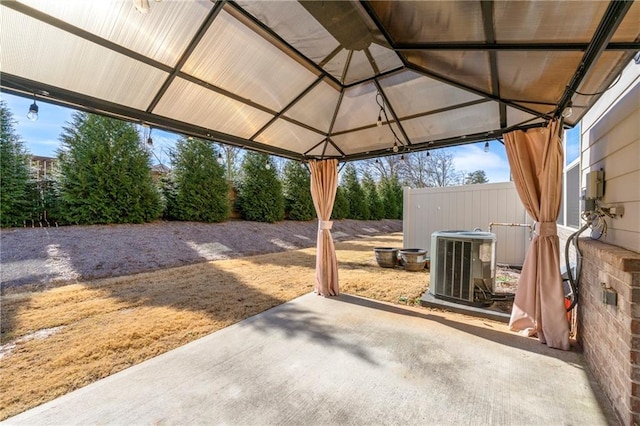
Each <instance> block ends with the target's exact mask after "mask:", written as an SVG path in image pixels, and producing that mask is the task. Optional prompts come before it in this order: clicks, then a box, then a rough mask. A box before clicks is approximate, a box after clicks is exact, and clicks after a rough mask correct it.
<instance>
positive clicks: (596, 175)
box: [584, 170, 604, 200]
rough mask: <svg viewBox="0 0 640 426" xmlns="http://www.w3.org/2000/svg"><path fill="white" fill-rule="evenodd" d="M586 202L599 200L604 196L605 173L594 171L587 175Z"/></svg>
mask: <svg viewBox="0 0 640 426" xmlns="http://www.w3.org/2000/svg"><path fill="white" fill-rule="evenodd" d="M585 186H586V189H585V192H584V199H585V200H599V199H601V198H602V197H603V196H604V171H602V170H594V171H592V172H589V173H587V175H586V185H585Z"/></svg>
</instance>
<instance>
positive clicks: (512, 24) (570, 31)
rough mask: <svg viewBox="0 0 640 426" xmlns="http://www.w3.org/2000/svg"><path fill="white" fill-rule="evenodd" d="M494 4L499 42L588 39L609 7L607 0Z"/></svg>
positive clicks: (585, 40) (501, 2) (584, 40)
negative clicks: (534, 4)
mask: <svg viewBox="0 0 640 426" xmlns="http://www.w3.org/2000/svg"><path fill="white" fill-rule="evenodd" d="M493 5H494V6H493V7H494V15H495V18H494V22H495V36H496V40H497V41H498V42H505V41H518V42H530V41H531V40H536V41H537V42H554V41H556V40H563V41H565V42H568V43H571V42H582V43H587V42H589V41H590V40H591V37H593V33H594V31H595V30H596V28H597V26H598V23H599V22H600V19H601V18H602V16H603V15H604V12H605V10H606V9H607V3H605V2H598V1H591V0H589V1H554V2H550V4H548V5H547V7H531V6H532V5H531V3H530V2H520V1H498V2H495V3H493ZM568 16H570V17H571V19H567V17H568ZM593 17H597V18H598V19H593Z"/></svg>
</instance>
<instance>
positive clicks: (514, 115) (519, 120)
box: [507, 106, 544, 127]
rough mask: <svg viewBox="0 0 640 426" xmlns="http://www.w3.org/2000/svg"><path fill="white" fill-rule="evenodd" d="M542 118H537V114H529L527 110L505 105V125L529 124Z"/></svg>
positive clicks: (538, 121)
mask: <svg viewBox="0 0 640 426" xmlns="http://www.w3.org/2000/svg"><path fill="white" fill-rule="evenodd" d="M543 121H544V120H542V119H540V118H538V116H536V115H533V114H529V113H528V112H525V111H522V110H519V109H518V108H512V107H510V106H508V107H507V127H512V126H516V125H519V124H521V125H529V124H535V123H542V122H543Z"/></svg>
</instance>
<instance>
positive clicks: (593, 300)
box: [578, 239, 640, 425]
mask: <svg viewBox="0 0 640 426" xmlns="http://www.w3.org/2000/svg"><path fill="white" fill-rule="evenodd" d="M580 249H581V251H582V254H583V263H582V274H581V281H580V289H579V294H580V303H579V305H578V341H579V342H580V344H581V345H582V348H583V350H584V357H585V360H586V362H587V365H588V367H589V369H590V371H591V372H592V373H593V375H594V376H595V378H596V380H597V381H598V383H599V384H600V387H601V388H602V390H603V391H604V393H605V394H606V395H607V397H608V398H609V400H610V402H611V404H612V405H613V407H614V409H615V411H616V413H617V415H618V417H619V419H620V421H621V423H622V424H626V425H632V424H640V254H639V253H635V252H632V251H629V250H626V249H623V248H620V247H617V246H613V245H609V244H605V243H602V242H599V241H594V240H590V239H580ZM603 285H604V286H606V287H610V288H612V289H613V290H615V292H616V293H617V304H616V305H615V306H612V305H607V304H605V303H604V302H603V301H602V293H603Z"/></svg>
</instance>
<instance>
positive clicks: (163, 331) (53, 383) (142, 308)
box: [0, 233, 429, 419]
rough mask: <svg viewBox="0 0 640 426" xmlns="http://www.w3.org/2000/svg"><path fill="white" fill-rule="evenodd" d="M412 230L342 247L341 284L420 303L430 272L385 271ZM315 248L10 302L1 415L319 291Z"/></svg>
mask: <svg viewBox="0 0 640 426" xmlns="http://www.w3.org/2000/svg"><path fill="white" fill-rule="evenodd" d="M381 245H384V246H390V245H393V246H397V247H401V246H402V234H401V233H394V234H388V235H382V236H380V237H369V238H365V239H360V240H354V241H346V242H341V243H336V250H337V255H338V262H339V277H340V288H341V291H342V292H344V293H350V294H355V295H359V296H363V297H369V298H372V299H377V300H383V301H388V302H393V303H402V304H412V303H415V301H416V298H418V297H419V296H420V295H421V294H422V293H423V292H424V291H425V290H426V288H427V285H428V277H429V274H428V273H427V272H426V271H421V272H405V271H404V270H402V269H384V268H380V267H378V266H377V264H376V262H375V258H374V254H373V248H374V247H379V246H381ZM314 282H315V248H309V249H302V250H294V251H288V252H284V253H272V254H265V255H258V256H252V257H245V258H241V259H233V260H221V261H213V262H207V263H200V264H196V265H190V266H183V267H178V268H171V269H165V270H161V271H155V272H150V273H143V274H137V275H132V276H126V277H118V278H109V279H102V280H96V281H89V282H83V283H79V284H72V285H66V286H62V287H57V288H53V289H50V290H46V291H42V292H33V293H16V294H10V295H6V296H3V298H2V311H1V315H2V317H1V325H2V329H1V339H0V342H1V343H2V347H1V350H0V368H1V369H2V380H1V381H0V419H6V418H7V417H10V416H13V415H15V414H18V413H20V412H22V411H25V410H27V409H29V408H32V407H35V406H37V405H40V404H42V403H44V402H46V401H49V400H52V399H54V398H56V397H58V396H61V395H63V394H65V393H68V392H70V391H72V390H74V389H77V388H80V387H82V386H86V385H87V384H89V383H92V382H94V381H96V380H99V379H101V378H104V377H106V376H109V375H111V374H114V373H116V372H118V371H121V370H123V369H125V368H127V367H130V366H132V365H134V364H137V363H140V362H142V361H144V360H147V359H149V358H152V357H154V356H156V355H159V354H161V353H163V352H166V351H169V350H171V349H174V348H176V347H179V346H181V345H184V344H185V343H188V342H190V341H192V340H195V339H197V338H199V337H202V336H205V335H207V334H209V333H212V332H214V331H217V330H220V329H222V328H224V327H227V326H229V325H231V324H234V323H236V322H239V321H241V320H243V319H245V318H248V317H250V316H252V315H255V314H257V313H260V312H263V311H265V310H267V309H269V308H272V307H274V306H276V305H279V304H281V303H284V302H286V301H289V300H292V299H294V298H296V297H298V296H301V295H303V294H306V293H309V292H310V291H312V290H313V285H314Z"/></svg>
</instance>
